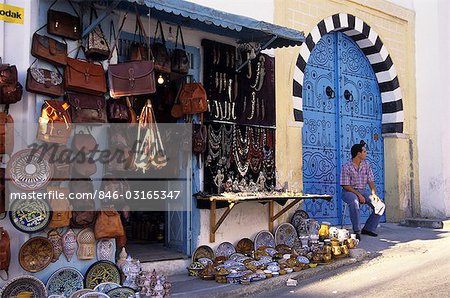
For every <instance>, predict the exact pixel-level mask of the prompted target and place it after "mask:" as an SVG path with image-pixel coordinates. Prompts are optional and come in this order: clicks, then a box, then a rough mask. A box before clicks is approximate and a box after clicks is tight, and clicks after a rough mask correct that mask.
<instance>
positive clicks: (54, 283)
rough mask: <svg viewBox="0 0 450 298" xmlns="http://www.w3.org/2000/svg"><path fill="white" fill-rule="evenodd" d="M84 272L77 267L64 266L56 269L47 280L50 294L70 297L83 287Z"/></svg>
mask: <svg viewBox="0 0 450 298" xmlns="http://www.w3.org/2000/svg"><path fill="white" fill-rule="evenodd" d="M83 280H84V278H83V274H81V272H80V271H78V270H77V269H75V268H72V267H63V268H60V269H58V270H57V271H55V272H54V273H53V274H52V275H51V276H50V278H49V279H48V281H47V286H46V288H47V292H48V294H49V295H62V296H63V297H69V296H71V295H72V294H73V293H75V292H76V291H79V290H81V289H83Z"/></svg>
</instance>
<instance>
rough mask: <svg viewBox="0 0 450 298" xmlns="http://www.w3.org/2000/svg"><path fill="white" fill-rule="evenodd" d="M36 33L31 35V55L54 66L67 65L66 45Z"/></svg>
mask: <svg viewBox="0 0 450 298" xmlns="http://www.w3.org/2000/svg"><path fill="white" fill-rule="evenodd" d="M44 27H45V26H44ZM42 28H43V27H42ZM39 30H40V29H38V30H37V31H39ZM37 31H36V32H35V33H34V34H33V40H32V42H31V55H33V56H34V57H36V58H38V59H41V60H44V61H46V62H48V63H50V64H53V65H55V66H65V65H66V64H67V44H66V43H62V42H59V41H57V40H56V39H53V38H51V37H49V36H44V35H39V34H37Z"/></svg>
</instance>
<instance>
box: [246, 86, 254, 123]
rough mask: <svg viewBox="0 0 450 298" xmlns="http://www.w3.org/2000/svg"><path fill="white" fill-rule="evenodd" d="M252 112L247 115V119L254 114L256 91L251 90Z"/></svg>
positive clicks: (251, 117)
mask: <svg viewBox="0 0 450 298" xmlns="http://www.w3.org/2000/svg"><path fill="white" fill-rule="evenodd" d="M251 103H252V113H251V114H250V117H247V119H248V120H252V119H253V116H255V103H256V93H255V92H254V91H253V92H252V101H251Z"/></svg>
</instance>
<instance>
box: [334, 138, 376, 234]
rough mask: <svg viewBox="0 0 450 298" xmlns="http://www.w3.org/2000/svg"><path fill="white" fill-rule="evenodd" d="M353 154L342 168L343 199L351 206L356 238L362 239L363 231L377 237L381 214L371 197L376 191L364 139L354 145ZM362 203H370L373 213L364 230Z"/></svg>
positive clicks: (351, 217)
mask: <svg viewBox="0 0 450 298" xmlns="http://www.w3.org/2000/svg"><path fill="white" fill-rule="evenodd" d="M351 154H352V159H351V160H350V161H348V162H347V163H345V164H344V165H343V166H342V170H341V183H340V184H341V186H342V188H343V200H344V202H345V203H347V204H348V206H349V209H350V220H351V221H352V225H353V232H354V233H356V238H358V239H360V238H361V236H360V234H361V233H362V234H366V235H369V236H373V237H376V236H378V235H377V234H375V229H376V228H377V226H378V222H379V221H380V217H381V216H380V215H378V214H375V212H374V206H373V205H372V203H371V200H370V198H369V196H371V194H372V195H374V196H375V197H376V193H375V183H374V178H373V172H372V168H371V167H370V164H369V163H368V162H367V161H366V160H365V159H366V155H367V151H366V148H365V143H364V141H361V143H360V144H355V145H353V146H352V149H351ZM367 184H369V186H370V189H371V190H372V193H370V192H369V191H367V190H366V189H365V188H366V185H367ZM360 204H369V206H370V207H371V208H372V214H371V215H370V216H369V218H368V219H367V222H366V224H365V225H364V228H363V229H362V230H361V225H360V211H359V206H360Z"/></svg>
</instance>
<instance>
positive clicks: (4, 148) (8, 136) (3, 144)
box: [0, 112, 14, 154]
mask: <svg viewBox="0 0 450 298" xmlns="http://www.w3.org/2000/svg"><path fill="white" fill-rule="evenodd" d="M13 149H14V120H13V117H12V116H11V115H9V114H8V113H7V112H0V154H11V153H12V151H13Z"/></svg>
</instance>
